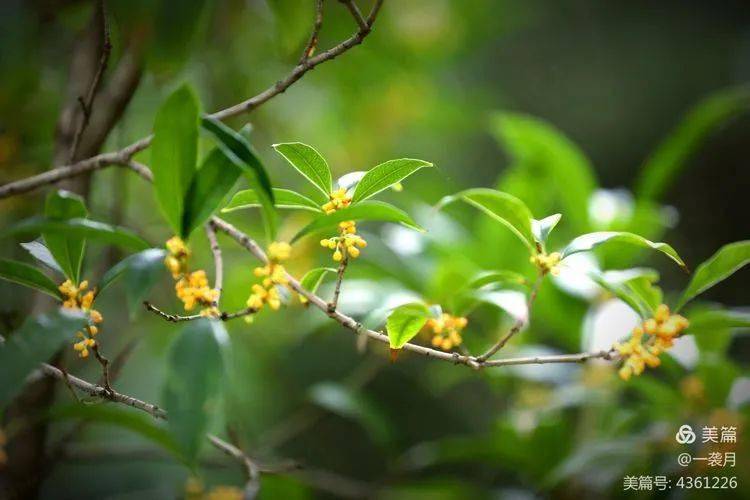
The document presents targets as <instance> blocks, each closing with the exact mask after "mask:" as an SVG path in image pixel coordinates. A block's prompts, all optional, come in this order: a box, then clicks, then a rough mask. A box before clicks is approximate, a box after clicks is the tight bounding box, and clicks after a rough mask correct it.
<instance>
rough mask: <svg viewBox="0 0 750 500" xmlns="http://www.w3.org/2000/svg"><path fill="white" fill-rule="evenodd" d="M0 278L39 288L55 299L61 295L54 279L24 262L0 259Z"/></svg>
mask: <svg viewBox="0 0 750 500" xmlns="http://www.w3.org/2000/svg"><path fill="white" fill-rule="evenodd" d="M0 279H4V280H7V281H11V282H13V283H18V284H19V285H24V286H27V287H29V288H33V289H35V290H39V291H40V292H44V293H46V294H47V295H51V296H52V297H55V298H56V299H59V298H60V297H61V295H60V291H59V290H58V289H57V284H56V283H55V282H54V281H52V280H51V279H50V278H49V277H48V276H47V275H46V274H44V273H43V272H42V271H40V270H39V269H37V268H36V267H34V266H31V265H29V264H26V263H25V262H17V261H15V260H8V259H0Z"/></svg>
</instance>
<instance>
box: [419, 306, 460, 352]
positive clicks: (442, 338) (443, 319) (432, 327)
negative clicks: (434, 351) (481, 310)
mask: <svg viewBox="0 0 750 500" xmlns="http://www.w3.org/2000/svg"><path fill="white" fill-rule="evenodd" d="M468 323H469V320H467V319H466V318H465V317H463V316H451V315H450V314H448V313H442V314H440V315H439V316H438V317H437V318H429V319H428V320H427V322H426V323H425V328H426V329H428V330H429V331H430V332H431V333H432V335H433V337H432V340H431V341H430V342H431V343H432V346H433V347H437V348H440V349H442V350H444V351H450V350H451V349H453V348H454V347H456V346H459V345H461V343H462V342H463V341H464V340H463V338H462V337H461V332H462V331H463V329H464V328H466V325H467V324H468Z"/></svg>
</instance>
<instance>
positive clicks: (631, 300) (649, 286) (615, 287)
mask: <svg viewBox="0 0 750 500" xmlns="http://www.w3.org/2000/svg"><path fill="white" fill-rule="evenodd" d="M588 276H589V277H590V278H591V279H592V280H593V281H594V282H595V283H596V284H597V285H599V286H601V287H602V288H604V289H605V290H607V291H608V292H610V293H612V294H613V295H614V296H615V297H617V298H619V299H620V300H622V301H623V302H625V303H626V304H627V305H628V306H630V308H631V309H633V310H634V311H635V312H636V313H638V315H639V316H641V318H643V319H648V318H651V317H653V315H654V310H655V309H656V307H657V306H658V305H659V304H661V300H662V296H661V290H660V289H659V288H658V287H655V286H653V284H654V283H655V282H657V281H658V280H659V275H658V273H657V272H656V271H654V270H653V269H641V268H634V269H627V270H623V271H606V272H604V273H602V272H599V271H591V272H589V273H588Z"/></svg>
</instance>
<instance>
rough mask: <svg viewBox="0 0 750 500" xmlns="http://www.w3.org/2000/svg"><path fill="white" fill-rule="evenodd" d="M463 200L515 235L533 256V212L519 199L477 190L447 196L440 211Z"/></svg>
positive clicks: (441, 201)
mask: <svg viewBox="0 0 750 500" xmlns="http://www.w3.org/2000/svg"><path fill="white" fill-rule="evenodd" d="M457 200H462V201H464V202H466V203H468V204H469V205H472V206H473V207H476V208H478V209H479V210H481V211H482V212H484V213H486V214H487V215H489V216H490V217H492V218H493V219H495V220H496V221H498V222H500V223H501V224H503V225H504V226H506V227H507V228H508V229H510V230H511V232H513V234H515V235H516V236H517V237H518V239H520V240H521V241H522V242H523V244H524V245H526V247H527V248H528V249H529V251H530V252H531V253H532V254H533V253H536V241H535V239H534V233H533V231H532V229H531V221H532V219H533V217H532V216H531V211H530V210H529V209H528V207H527V206H526V205H525V204H524V203H523V202H522V201H521V200H519V199H518V198H516V197H515V196H513V195H510V194H508V193H504V192H502V191H496V190H494V189H487V188H476V189H467V190H465V191H460V192H458V193H456V194H453V195H450V196H446V197H444V198H443V199H442V200H440V202H439V203H438V205H437V206H438V209H440V208H442V207H444V206H445V205H447V204H449V203H453V202H454V201H457Z"/></svg>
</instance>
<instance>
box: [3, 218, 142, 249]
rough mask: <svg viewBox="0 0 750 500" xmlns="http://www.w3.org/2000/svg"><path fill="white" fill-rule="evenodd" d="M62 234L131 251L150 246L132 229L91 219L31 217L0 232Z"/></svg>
mask: <svg viewBox="0 0 750 500" xmlns="http://www.w3.org/2000/svg"><path fill="white" fill-rule="evenodd" d="M39 233H45V234H61V235H66V236H68V237H80V238H86V239H87V240H90V241H99V242H101V243H109V244H112V245H117V246H119V247H122V248H125V249H129V250H143V249H146V248H148V247H149V246H150V245H149V244H148V242H146V240H144V239H143V238H141V237H140V236H138V235H137V234H135V233H134V232H132V231H131V230H130V229H127V228H124V227H119V226H111V225H109V224H105V223H103V222H97V221H93V220H89V219H69V220H64V221H56V220H50V219H46V218H44V217H31V218H29V219H26V220H23V221H21V222H19V223H18V224H15V225H13V226H10V227H8V228H6V229H4V230H2V231H0V238H5V237H8V236H14V235H18V234H39Z"/></svg>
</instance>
